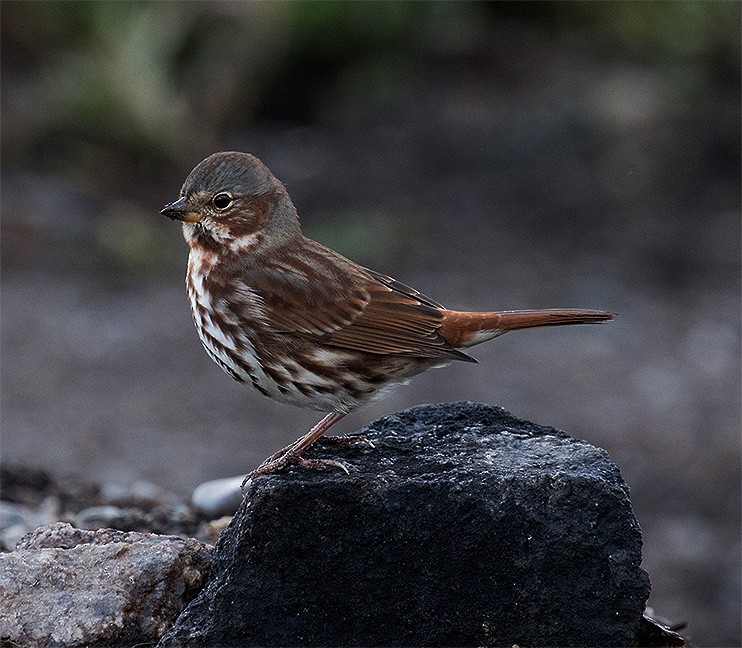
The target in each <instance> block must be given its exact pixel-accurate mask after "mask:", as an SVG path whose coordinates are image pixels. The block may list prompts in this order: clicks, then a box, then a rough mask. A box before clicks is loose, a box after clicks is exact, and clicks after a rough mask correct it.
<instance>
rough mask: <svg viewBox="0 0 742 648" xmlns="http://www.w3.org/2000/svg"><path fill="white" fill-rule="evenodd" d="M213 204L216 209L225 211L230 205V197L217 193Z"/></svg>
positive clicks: (226, 194)
mask: <svg viewBox="0 0 742 648" xmlns="http://www.w3.org/2000/svg"><path fill="white" fill-rule="evenodd" d="M213 203H214V207H216V208H217V209H226V208H227V207H229V206H230V205H231V204H232V196H230V195H229V194H228V193H218V194H216V196H214V200H213Z"/></svg>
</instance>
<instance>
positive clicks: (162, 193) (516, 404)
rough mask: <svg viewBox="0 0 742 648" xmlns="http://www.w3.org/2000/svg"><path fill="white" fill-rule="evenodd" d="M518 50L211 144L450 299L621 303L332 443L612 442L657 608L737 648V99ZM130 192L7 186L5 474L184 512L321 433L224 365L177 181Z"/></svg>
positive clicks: (324, 225) (528, 337)
mask: <svg viewBox="0 0 742 648" xmlns="http://www.w3.org/2000/svg"><path fill="white" fill-rule="evenodd" d="M502 36H503V38H505V37H506V36H505V34H504V33H503V34H502ZM521 36H522V38H523V39H524V40H526V41H528V42H527V48H528V52H529V56H531V57H533V58H532V59H531V60H530V61H529V65H528V66H527V68H526V67H525V66H522V65H520V64H519V63H518V61H519V59H518V57H517V55H516V56H513V58H512V60H511V61H510V62H509V63H508V64H507V65H506V66H504V67H503V66H502V64H501V65H500V66H499V67H497V66H493V67H491V68H488V67H487V66H479V67H478V68H477V71H471V70H470V69H469V68H467V67H465V66H463V65H462V64H457V63H449V62H447V61H442V62H439V63H438V64H436V65H431V66H429V67H427V68H425V69H421V70H418V71H416V73H415V74H414V75H412V76H411V77H410V79H409V83H408V84H407V85H406V86H405V87H404V88H403V89H401V90H400V91H399V93H398V95H397V96H396V97H395V98H394V100H393V101H390V102H387V103H385V104H384V105H383V107H377V108H374V107H373V106H371V107H367V108H365V109H364V111H362V112H360V111H357V112H355V113H354V112H352V111H347V110H341V109H339V108H342V107H338V106H334V107H327V108H325V109H324V111H321V112H320V114H319V117H318V118H317V120H316V122H315V123H314V124H312V125H310V126H307V125H297V124H290V123H284V122H275V121H271V120H268V119H263V120H260V121H256V122H255V123H254V124H252V125H248V126H246V127H245V128H244V129H243V130H242V131H241V132H240V133H239V134H238V135H232V136H230V137H229V138H225V139H224V141H222V143H221V145H222V148H224V149H235V150H245V151H249V152H252V153H254V154H256V155H258V156H259V157H261V158H262V159H263V160H264V161H265V162H266V163H267V164H268V165H269V167H271V169H272V170H273V171H274V173H275V174H276V175H277V176H278V177H279V178H280V179H282V180H283V181H284V182H285V184H286V186H287V188H288V190H289V192H290V194H291V195H292V197H293V199H294V202H295V203H296V205H297V207H298V209H299V213H300V216H301V218H302V223H303V226H304V228H305V231H306V232H307V233H308V234H309V235H312V236H314V237H315V238H317V239H318V240H320V241H321V242H323V243H325V244H328V245H330V246H333V247H336V248H337V249H339V250H341V251H343V252H345V253H346V254H348V255H349V256H351V257H352V258H354V259H355V260H357V261H359V262H361V263H363V264H364V265H367V266H369V267H371V268H374V269H376V270H379V271H381V272H384V273H387V274H391V275H392V276H394V277H396V278H397V279H399V280H401V281H403V282H405V283H407V284H409V285H412V286H415V287H416V288H418V289H419V290H420V291H422V292H423V293H425V294H428V295H429V296H430V297H432V298H433V299H435V300H437V301H440V302H442V303H443V304H445V305H446V306H447V307H450V308H460V309H467V310H476V309H480V310H488V309H495V308H529V307H533V308H538V307H559V306H570V307H589V308H605V309H610V310H612V311H615V312H617V313H618V317H617V319H616V320H615V322H612V323H610V324H608V325H602V326H593V327H578V328H570V329H558V330H548V331H526V332H519V333H513V334H510V335H507V336H505V337H503V338H500V339H497V340H495V341H493V342H490V343H488V344H487V345H484V346H481V347H478V348H476V349H474V350H473V352H472V354H473V355H474V356H475V357H476V358H477V359H478V360H479V361H480V364H479V365H470V364H465V363H459V364H457V365H453V366H450V367H448V368H446V369H443V370H438V371H431V372H428V373H427V374H425V375H423V376H420V377H418V378H417V379H415V380H414V381H413V382H412V383H411V384H410V385H408V386H405V387H400V388H399V389H398V390H396V391H395V392H393V393H392V394H391V395H389V396H388V397H386V398H385V399H384V400H382V401H379V402H376V403H373V404H371V405H369V406H367V407H366V408H364V409H362V410H360V411H358V412H357V413H355V414H353V415H352V416H351V417H349V418H348V419H346V420H345V421H343V422H342V424H340V425H338V429H337V430H336V433H346V432H351V431H353V430H355V429H357V428H359V427H361V426H363V425H364V424H366V423H367V422H370V421H371V420H373V419H375V418H377V417H379V416H381V415H384V414H387V413H390V412H393V411H395V410H398V409H402V408H405V407H409V406H412V405H416V404H420V403H426V402H442V401H456V400H471V401H479V402H484V403H490V404H497V405H501V406H502V407H504V408H506V409H507V410H510V411H511V412H513V413H514V414H516V415H517V416H520V417H524V418H527V419H530V420H533V421H535V422H537V423H540V424H545V425H552V426H555V427H558V428H561V429H563V430H565V431H567V432H568V433H569V434H571V435H573V436H575V437H578V438H583V439H586V440H587V441H589V442H590V443H592V444H594V445H597V446H600V447H602V448H605V449H606V450H607V451H608V452H609V454H610V455H611V456H612V457H613V459H614V460H615V461H616V462H617V463H618V465H619V466H620V467H621V471H622V474H623V476H624V478H625V479H626V481H627V483H628V484H629V486H630V487H631V493H632V502H633V505H634V509H635V513H636V516H637V518H638V520H639V522H640V524H641V527H642V529H643V532H644V567H645V568H646V569H647V571H648V572H649V574H650V577H651V580H652V587H653V589H652V595H651V598H650V601H649V604H650V606H652V607H653V608H654V609H655V611H656V612H657V613H658V614H660V615H662V616H664V617H666V618H668V619H670V620H672V621H673V622H679V621H686V622H687V623H688V627H687V629H686V631H684V632H685V633H686V634H687V635H688V636H689V637H690V639H691V641H693V642H694V643H695V644H696V645H706V646H731V645H739V643H738V642H739V640H740V429H739V423H740V320H739V317H740V292H739V288H740V286H739V277H740V257H739V243H740V214H739V206H740V205H739V200H740V194H739V166H738V165H739V112H738V111H739V105H738V101H739V93H738V88H737V87H736V86H735V84H734V83H733V82H732V83H731V84H729V83H727V82H726V81H725V80H724V79H721V80H720V79H708V80H706V81H705V82H704V84H702V86H701V94H702V98H701V99H699V100H697V101H696V103H695V104H694V107H693V108H692V109H690V110H688V111H684V112H678V111H675V110H673V100H672V99H671V98H672V97H674V96H675V95H674V94H673V93H674V92H675V91H676V90H677V87H676V86H675V83H676V79H675V77H673V76H672V74H671V71H667V70H665V69H662V68H660V69H647V68H645V67H643V66H641V65H638V64H637V65H632V64H631V63H630V62H629V63H625V64H623V65H622V66H621V67H616V66H613V65H610V64H607V63H606V61H605V60H602V59H599V58H591V57H586V56H584V55H582V54H580V53H579V52H578V51H576V50H570V49H569V48H566V49H562V50H561V51H560V53H559V55H558V56H554V55H553V50H552V49H551V48H550V47H549V46H548V43H545V42H543V41H541V40H539V38H538V37H537V36H536V35H534V34H531V33H524V34H521ZM516 40H517V39H514V38H512V37H511V38H510V40H509V41H508V43H509V46H510V47H513V48H515V50H516V54H517V51H518V44H517V42H516ZM493 47H494V46H493ZM499 47H504V45H499ZM523 47H524V49H525V47H526V46H525V45H523ZM484 51H485V53H486V52H487V49H486V48H485V50H484ZM499 60H502V59H498V61H499ZM503 79H506V80H507V81H506V82H503ZM704 93H705V94H704ZM621 97H624V98H625V97H630V100H625V101H621V100H620V98H621ZM668 97H670V99H668ZM210 152H211V151H204V152H203V155H204V156H205V155H206V154H208V153H210ZM199 159H200V158H199ZM199 159H193V160H189V161H187V165H186V166H191V165H195V164H196V163H197V162H198V161H199ZM183 163H184V164H186V161H183ZM89 172H90V173H95V172H96V170H95V169H90V170H89ZM131 191H132V193H135V194H136V199H132V201H131V203H123V204H119V205H118V206H115V208H113V207H111V206H110V203H108V204H107V202H106V197H105V196H101V197H98V198H97V199H91V198H90V197H89V196H85V197H81V196H80V195H79V194H78V193H77V192H76V191H75V190H74V189H73V188H72V187H71V186H69V185H68V184H67V183H66V181H65V180H63V179H60V178H57V177H54V176H49V175H42V174H36V173H34V172H33V170H32V169H30V170H29V169H26V170H17V171H14V172H10V173H6V174H4V177H3V205H2V207H3V272H2V311H1V315H2V338H1V340H0V341H1V344H2V347H1V349H2V365H1V369H2V394H1V396H0V397H1V401H0V404H1V411H0V416H1V419H0V421H1V423H2V459H3V461H6V462H13V463H15V464H20V465H28V466H36V467H41V468H43V469H45V470H47V471H49V472H51V473H52V474H54V475H57V476H60V477H63V476H65V475H75V476H77V477H82V478H84V479H86V480H89V481H92V482H99V483H123V484H125V483H131V482H133V481H136V480H141V479H146V480H149V481H152V482H154V483H156V484H158V485H159V486H160V487H162V488H164V489H166V490H169V491H172V492H174V493H177V494H179V495H181V496H186V495H188V494H189V493H190V492H191V491H192V489H193V488H194V487H195V486H196V485H198V484H199V483H201V482H203V481H205V480H208V479H213V478H217V477H223V476H230V475H236V474H241V473H245V472H247V471H249V470H250V469H252V468H253V467H255V465H256V464H257V463H259V462H260V461H261V460H262V459H263V458H264V457H266V456H267V455H269V454H271V453H272V452H273V451H275V450H276V449H277V448H279V447H282V445H284V444H286V443H288V442H289V441H291V440H293V439H294V438H295V437H297V436H298V435H299V434H301V433H303V432H304V431H305V430H307V429H308V428H309V427H310V426H311V425H312V424H313V423H314V422H316V420H317V419H318V418H319V416H318V415H317V414H316V413H313V412H306V411H301V410H296V409H293V408H291V407H288V406H281V405H278V404H274V403H272V402H270V401H268V400H266V399H265V398H263V397H262V396H260V395H259V394H257V393H256V392H254V391H251V390H249V389H247V388H245V387H244V386H240V385H238V384H237V383H234V382H233V381H231V380H230V379H229V378H228V377H227V376H226V375H224V374H222V372H221V371H220V370H219V369H218V368H217V367H216V366H215V365H213V364H212V363H211V361H210V360H209V359H208V357H207V356H206V354H205V353H204V352H203V350H202V349H201V347H200V344H199V343H198V339H197V337H196V334H195V331H194V329H193V325H192V322H191V318H190V314H189V311H188V306H187V303H186V297H185V291H184V286H183V277H184V272H185V260H186V254H187V252H186V249H185V244H184V243H183V240H182V238H181V234H180V232H179V228H178V226H177V224H174V223H170V222H160V219H161V217H160V216H159V214H158V211H159V209H160V208H161V207H162V206H163V205H164V204H165V203H166V202H168V201H170V200H172V199H174V198H175V197H177V194H178V191H179V185H178V183H177V182H173V183H172V184H168V185H167V186H165V185H164V184H161V185H158V186H156V187H155V186H141V187H132V189H131ZM143 196H144V197H143ZM142 202H145V203H146V205H147V209H146V211H143V210H142V208H141V207H139V206H136V207H135V205H141V204H142ZM101 210H107V211H105V213H104V217H101V213H102V212H101ZM127 219H132V222H136V223H140V224H141V223H145V225H146V227H147V228H149V230H147V231H152V232H154V233H155V234H154V235H153V236H154V238H150V239H147V241H149V243H151V241H153V240H154V241H155V242H156V245H155V246H154V247H152V246H151V245H150V246H149V247H147V248H146V249H147V254H148V255H150V257H152V256H154V257H157V258H161V259H162V260H163V261H162V263H160V264H159V265H156V268H155V270H152V269H151V266H150V265H147V264H146V263H145V261H147V260H146V259H145V260H144V261H142V264H141V266H139V265H138V264H137V262H134V263H129V264H128V265H127V264H126V263H123V262H122V261H121V259H120V258H119V257H117V256H116V253H115V250H116V249H117V248H115V247H113V248H106V247H105V245H101V244H100V241H101V240H103V241H104V242H105V241H108V240H109V239H110V238H111V237H113V239H114V242H118V243H121V242H122V241H124V242H128V241H129V238H127V236H128V232H129V230H128V229H127ZM60 223H64V227H62V226H61V225H60ZM106 236H108V237H109V238H106ZM137 240H138V239H136V237H134V245H136V241H137ZM149 243H148V245H149ZM127 244H128V243H127ZM107 250H108V252H107ZM111 250H113V251H111ZM150 260H151V259H150ZM145 266H146V268H147V271H146V272H145V271H142V268H143V267H145Z"/></svg>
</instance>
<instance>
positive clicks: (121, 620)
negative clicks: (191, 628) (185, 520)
mask: <svg viewBox="0 0 742 648" xmlns="http://www.w3.org/2000/svg"><path fill="white" fill-rule="evenodd" d="M210 563H211V550H210V548H209V547H207V546H205V545H203V544H201V543H200V542H198V541H197V540H190V539H189V540H184V539H182V538H175V537H171V536H157V535H151V534H143V533H124V532H121V531H114V530H112V529H104V530H101V531H96V532H93V531H85V530H82V529H75V528H73V527H71V526H70V525H68V524H62V523H60V524H54V525H52V526H50V527H46V528H42V529H38V530H37V531H35V532H34V533H32V534H31V535H30V536H27V537H26V538H24V539H23V540H22V541H21V543H19V546H18V549H17V550H16V551H13V552H11V553H6V554H0V610H2V614H0V640H1V641H3V642H5V643H3V645H6V643H7V644H8V645H13V643H12V642H15V645H18V646H24V647H27V648H35V647H42V646H66V647H68V648H70V647H73V648H74V647H78V646H80V647H82V646H88V647H91V648H94V647H101V648H102V647H104V646H105V647H106V648H116V647H118V646H121V647H122V648H123V647H124V646H126V647H130V646H133V645H135V644H138V643H145V642H148V643H149V644H152V643H154V642H156V641H157V640H158V639H159V638H160V637H161V636H162V634H163V632H164V631H165V630H166V629H167V628H168V627H169V626H170V625H171V624H172V623H173V621H174V619H175V618H176V617H177V616H178V614H179V613H180V611H181V610H182V609H183V608H184V607H185V605H186V604H187V603H188V601H189V600H190V599H191V598H193V596H194V595H195V593H196V592H198V590H199V589H200V588H201V586H202V584H203V582H204V579H205V577H206V575H207V574H208V570H209V566H210Z"/></svg>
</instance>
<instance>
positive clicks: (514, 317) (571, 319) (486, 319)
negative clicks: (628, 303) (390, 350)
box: [440, 308, 615, 349]
mask: <svg viewBox="0 0 742 648" xmlns="http://www.w3.org/2000/svg"><path fill="white" fill-rule="evenodd" d="M614 316H615V314H614V313H610V312H608V311H599V310H588V309H579V308H554V309H547V310H519V311H495V312H492V313H465V312H459V311H449V310H447V311H444V320H443V326H441V328H440V332H441V335H443V337H444V338H445V339H446V341H447V342H448V343H449V344H450V345H451V346H453V347H455V348H457V349H460V348H465V347H470V346H474V345H475V344H479V343H480V342H486V341H487V340H491V339H492V338H494V337H497V336H498V335H502V334H503V333H507V332H508V331H517V330H518V329H526V328H535V327H538V326H564V325H567V324H596V323H599V322H607V321H608V320H612V319H613V318H614Z"/></svg>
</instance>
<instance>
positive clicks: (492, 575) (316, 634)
mask: <svg viewBox="0 0 742 648" xmlns="http://www.w3.org/2000/svg"><path fill="white" fill-rule="evenodd" d="M362 433H363V435H364V436H365V437H366V438H367V439H369V440H370V441H372V442H373V443H374V444H375V446H376V447H375V448H374V449H371V448H369V447H368V446H367V445H365V444H360V443H359V444H355V445H352V446H339V445H337V444H335V443H333V442H332V441H331V440H327V441H323V442H322V443H321V444H319V445H318V447H317V448H315V449H313V451H312V452H311V453H310V454H309V456H324V457H333V458H337V459H341V460H343V461H344V462H346V463H347V465H348V466H349V468H350V470H351V474H350V475H347V476H346V475H343V474H339V473H337V472H313V471H302V470H300V469H291V470H289V471H286V472H285V473H282V474H277V475H271V476H268V477H261V478H259V479H257V480H255V482H254V483H252V484H251V485H250V486H249V489H248V492H247V496H246V498H245V501H244V502H243V504H242V506H241V507H240V510H239V511H238V513H237V515H236V516H235V518H234V520H233V522H232V524H231V525H230V527H229V528H228V529H227V530H226V531H225V532H224V533H222V535H221V536H220V538H219V542H218V543H217V547H216V553H215V556H214V563H213V566H212V574H211V577H210V579H209V582H208V585H207V587H206V588H204V590H203V591H202V592H201V593H200V594H199V595H198V596H197V597H196V598H195V599H194V600H193V601H192V602H191V603H190V604H189V606H188V607H187V608H186V610H185V611H184V612H183V614H181V616H180V617H179V619H178V621H177V623H176V624H175V626H174V627H173V628H172V629H171V630H170V631H168V633H167V634H166V635H165V636H164V637H163V639H162V640H161V642H160V644H159V646H160V648H166V647H167V648H172V647H174V646H199V647H201V646H247V645H263V646H269V645H272V646H278V645H281V646H297V645H302V646H327V645H348V646H351V645H365V646H373V645H388V646H393V645H396V646H413V645H415V646H419V645H426V646H495V645H497V646H512V645H513V644H518V645H521V646H529V645H540V646H545V645H552V646H557V645H558V646H565V645H569V646H597V645H599V646H629V645H631V644H632V643H633V642H634V641H635V639H636V636H637V632H638V629H639V626H640V621H641V619H642V611H643V610H644V604H645V601H646V599H647V596H648V594H649V579H648V576H647V574H646V573H645V572H644V571H643V570H642V569H641V568H640V562H641V532H640V530H639V527H638V525H637V523H636V520H635V518H634V516H633V514H632V511H631V506H630V502H629V496H628V488H627V487H626V484H625V483H624V482H623V480H622V479H621V475H620V473H619V470H618V468H617V467H616V465H615V464H614V463H613V462H612V461H611V460H610V458H609V457H608V455H607V454H606V453H605V452H604V451H602V450H599V449H597V448H594V447H592V446H590V445H589V444H587V443H584V442H581V441H577V440H574V439H572V438H570V437H568V436H567V435H566V434H564V433H563V432H560V431H558V430H555V429H553V428H547V427H541V426H538V425H535V424H533V423H529V422H527V421H523V420H519V419H516V418H514V417H513V416H511V415H509V414H508V413H507V412H505V411H504V410H502V409H499V408H495V407H489V406H484V405H474V404H470V403H456V404H448V405H432V406H422V407H417V408H413V409H410V410H407V411H405V412H401V413H399V414H397V415H394V416H389V417H386V418H384V419H381V420H379V421H377V422H376V423H374V424H372V425H371V426H369V427H368V428H366V429H365V430H363V431H362Z"/></svg>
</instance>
